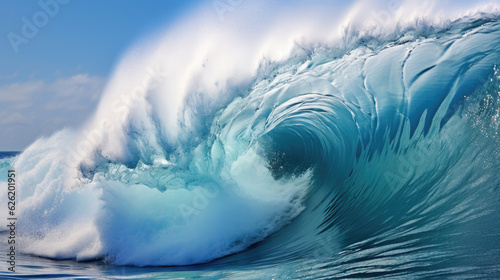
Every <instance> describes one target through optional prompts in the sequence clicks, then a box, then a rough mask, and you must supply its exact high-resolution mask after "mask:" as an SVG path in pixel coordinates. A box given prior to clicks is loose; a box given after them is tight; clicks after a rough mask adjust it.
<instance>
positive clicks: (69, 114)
mask: <svg viewBox="0 0 500 280" xmlns="http://www.w3.org/2000/svg"><path fill="white" fill-rule="evenodd" d="M103 86H104V79H103V78H101V77H97V76H90V75H88V74H78V75H74V76H71V77H67V78H58V79H57V80H55V81H52V82H47V81H43V80H30V81H26V82H24V83H13V84H7V85H3V86H0V104H1V106H0V131H2V134H5V135H7V134H8V135H10V136H11V137H8V138H3V139H2V138H0V151H2V150H22V149H24V148H25V146H26V145H28V144H29V143H31V142H33V141H34V140H36V139H37V138H38V137H41V136H47V135H50V134H52V133H54V132H55V131H57V130H59V129H62V128H63V127H67V126H69V127H74V126H77V125H79V124H80V123H81V122H83V121H84V120H85V119H86V118H87V117H88V115H89V114H92V112H93V111H94V109H95V107H96V105H97V102H98V100H99V97H100V95H101V92H102V89H103Z"/></svg>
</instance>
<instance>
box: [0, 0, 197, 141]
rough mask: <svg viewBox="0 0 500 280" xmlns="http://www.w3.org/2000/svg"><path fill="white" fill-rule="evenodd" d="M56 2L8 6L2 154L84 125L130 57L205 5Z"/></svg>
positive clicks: (156, 0)
mask: <svg viewBox="0 0 500 280" xmlns="http://www.w3.org/2000/svg"><path fill="white" fill-rule="evenodd" d="M56 1H57V0H41V1H17V0H3V1H0V35H1V37H0V108H1V109H0V131H1V135H2V137H0V150H22V149H24V148H25V147H26V146H28V145H29V144H30V143H32V142H33V141H34V140H36V138H38V137H40V136H49V135H50V134H52V133H53V132H55V131H57V130H59V129H61V128H63V127H65V126H75V125H76V124H78V123H81V122H83V121H84V120H85V119H86V118H88V115H89V114H92V111H93V110H94V108H95V105H96V103H97V102H98V100H99V96H100V94H101V93H102V89H103V86H104V84H105V82H106V80H107V78H108V76H109V75H110V74H111V72H112V70H113V67H114V65H115V64H116V63H117V62H118V61H119V59H120V57H121V56H122V55H123V53H124V52H125V51H127V49H128V48H129V47H130V46H131V45H132V44H133V43H134V42H136V41H138V40H140V39H141V38H144V37H146V36H148V35H151V34H153V33H154V32H155V31H157V30H159V29H161V28H164V27H165V26H168V25H169V24H172V23H173V22H174V21H175V20H176V18H178V17H181V16H182V15H183V14H185V13H187V12H189V11H190V10H191V9H192V8H193V7H196V6H197V2H199V1H160V0H146V1H118V0H107V1H98V0H85V1H83V0H79V1H77V0H72V1H68V0H58V1H59V2H56ZM65 2H68V3H65ZM42 3H43V4H42ZM27 22H28V23H27ZM23 32H24V33H23ZM26 35H28V36H26Z"/></svg>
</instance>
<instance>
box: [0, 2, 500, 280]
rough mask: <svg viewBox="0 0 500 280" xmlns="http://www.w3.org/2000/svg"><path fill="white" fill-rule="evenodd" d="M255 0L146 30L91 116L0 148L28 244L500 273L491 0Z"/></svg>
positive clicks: (208, 264)
mask: <svg viewBox="0 0 500 280" xmlns="http://www.w3.org/2000/svg"><path fill="white" fill-rule="evenodd" d="M247 2H250V1H230V2H229V3H226V2H224V3H226V4H225V6H224V5H223V6H213V5H212V3H210V4H209V5H207V6H202V7H200V8H199V9H198V10H196V11H192V12H191V13H190V14H188V15H186V16H185V19H184V20H179V22H178V23H177V24H176V25H175V27H171V28H169V29H166V30H160V31H157V32H156V33H157V35H155V36H149V37H148V39H145V40H144V41H142V42H140V43H138V44H137V45H135V46H134V47H132V48H131V49H130V51H129V52H128V53H127V54H126V55H125V56H124V58H123V59H122V61H121V63H120V64H119V65H118V66H117V68H116V70H115V72H114V74H113V76H112V78H111V79H110V80H109V82H108V84H107V87H106V90H105V92H104V95H103V97H102V99H101V101H100V104H99V106H98V108H97V109H96V112H95V114H94V115H93V116H90V117H89V119H88V121H87V122H86V123H85V125H83V126H82V127H77V128H67V129H64V130H61V131H59V132H58V133H56V134H54V135H52V136H51V137H48V138H42V139H39V140H37V141H36V142H35V143H33V144H32V145H31V146H30V147H29V148H27V149H26V150H25V151H24V152H23V153H22V154H20V155H18V156H16V157H13V158H4V159H0V170H1V173H2V174H6V170H7V169H9V167H10V166H13V167H14V168H15V169H16V173H17V174H18V178H19V181H18V194H17V195H18V206H17V208H18V219H19V223H18V224H19V225H18V227H19V228H18V238H19V244H20V246H21V247H20V249H19V250H20V253H21V252H22V253H23V254H24V255H26V256H28V255H29V256H37V257H44V258H50V259H54V262H57V261H56V260H63V259H70V260H76V261H94V260H98V261H99V262H98V263H101V264H96V265H102V264H103V263H104V264H105V265H111V266H121V265H132V266H138V267H143V266H184V265H194V266H187V267H185V268H178V267H177V268H176V270H175V271H183V272H186V273H187V272H189V271H193V270H196V271H202V272H201V274H197V275H196V276H197V277H201V276H204V277H209V278H223V277H227V278H231V279H234V278H252V279H253V278H255V279H259V278H260V279H264V278H265V279H267V278H269V277H271V278H277V279H282V278H286V277H288V278H300V279H320V278H342V277H353V278H357V277H361V278H371V277H373V278H378V277H380V278H388V277H395V278H397V277H404V278H407V277H409V278H421V277H438V278H440V277H448V278H462V277H477V278H496V277H500V265H499V264H500V212H499V211H500V200H499V198H500V190H499V186H500V145H499V144H500V138H499V137H500V136H499V131H500V130H499V129H500V70H499V68H498V66H497V65H498V64H499V63H500V16H499V13H498V10H497V7H499V4H498V3H497V2H491V1H490V2H485V3H480V2H478V1H474V3H467V2H463V1H462V2H460V1H459V2H450V3H444V4H437V3H434V2H432V1H403V2H395V3H392V4H391V3H386V2H379V3H374V2H373V1H370V2H368V1H358V2H356V3H353V4H345V3H342V2H339V3H338V4H337V5H333V4H331V3H325V2H321V1H316V2H314V3H310V4H307V5H306V4H303V3H302V4H301V3H291V4H289V5H286V6H285V5H284V6H283V7H281V8H279V9H278V8H277V7H278V6H279V4H268V3H267V4H265V3H263V2H261V3H257V2H254V1H252V3H247ZM471 2H472V1H471ZM281 5H283V3H281ZM2 176H3V175H2ZM2 180H3V181H5V178H2ZM0 201H1V204H0V208H2V209H4V208H5V209H7V201H6V196H4V195H2V196H1V200H0ZM6 212H7V211H0V215H4V216H1V217H0V218H1V219H2V220H6V216H5V215H6V214H7V213H6ZM74 265H77V262H75V264H74ZM26 269H29V267H28V268H26ZM169 269H170V268H168V267H167V268H165V271H169ZM20 270H21V268H20ZM257 271H259V272H257ZM155 272H158V271H155ZM172 273H174V272H172ZM175 273H179V272H175ZM258 273H264V274H258ZM110 274H111V275H113V272H111V273H110ZM78 275H80V274H78ZM82 275H83V276H85V274H82ZM165 275H166V276H165ZM165 275H163V276H161V277H167V278H168V277H174V276H176V277H187V278H189V277H191V276H189V275H191V274H189V275H188V274H165ZM186 275H187V276H186ZM141 277H142V276H141ZM147 277H150V278H154V277H156V276H154V275H149V276H147ZM158 277H160V276H158ZM193 277H194V276H193Z"/></svg>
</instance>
